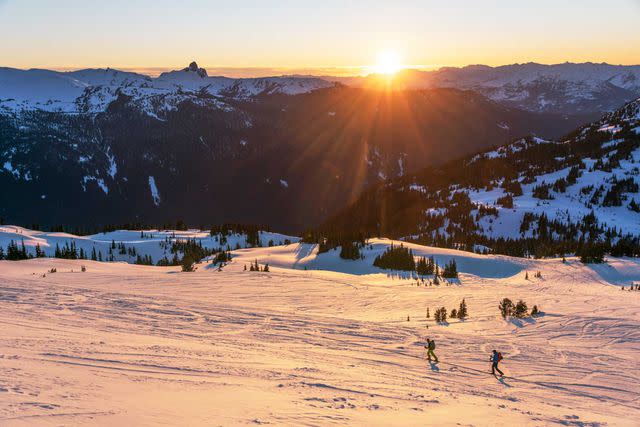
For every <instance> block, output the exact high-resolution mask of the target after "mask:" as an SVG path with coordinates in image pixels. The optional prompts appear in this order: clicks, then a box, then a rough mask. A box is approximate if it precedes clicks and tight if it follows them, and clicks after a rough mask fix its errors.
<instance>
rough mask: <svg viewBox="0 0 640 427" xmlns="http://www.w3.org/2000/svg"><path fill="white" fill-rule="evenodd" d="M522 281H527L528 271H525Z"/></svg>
mask: <svg viewBox="0 0 640 427" xmlns="http://www.w3.org/2000/svg"><path fill="white" fill-rule="evenodd" d="M524 280H529V272H528V271H526V272H525V273H524Z"/></svg>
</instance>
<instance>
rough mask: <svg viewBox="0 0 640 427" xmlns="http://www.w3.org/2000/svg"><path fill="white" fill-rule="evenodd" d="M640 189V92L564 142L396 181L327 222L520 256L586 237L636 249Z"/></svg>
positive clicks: (496, 152) (480, 157)
mask: <svg viewBox="0 0 640 427" xmlns="http://www.w3.org/2000/svg"><path fill="white" fill-rule="evenodd" d="M639 193H640V99H638V100H636V101H633V102H631V103H629V104H627V105H625V106H624V107H623V108H621V109H619V110H617V111H615V112H612V113H609V114H606V115H605V116H604V117H602V118H601V119H600V120H598V121H595V122H593V123H591V124H589V125H586V126H583V127H580V128H578V129H577V130H576V131H575V132H573V133H572V134H571V135H569V137H568V138H567V139H565V140H560V141H549V140H544V139H541V138H536V137H529V138H524V139H519V140H516V141H515V142H513V143H510V144H507V145H502V146H500V147H498V148H496V149H493V150H490V151H486V152H482V153H480V154H477V155H474V156H470V157H466V158H464V159H462V160H459V161H454V162H451V163H449V164H447V165H445V166H443V167H438V168H429V169H426V170H424V171H422V172H420V173H418V174H414V175H411V176H405V177H402V178H397V179H394V180H391V181H389V182H388V183H386V184H383V185H379V186H377V187H376V188H374V189H371V190H369V191H367V192H365V193H364V194H363V196H362V197H361V198H360V199H359V200H358V201H357V202H356V203H355V204H354V205H353V206H351V207H350V208H348V209H346V210H345V211H344V212H342V213H341V214H339V215H337V216H336V217H334V218H333V219H332V220H331V221H329V223H328V224H327V225H326V228H327V229H329V230H335V229H343V230H352V231H353V230H357V231H365V232H368V233H383V234H386V235H395V236H404V237H406V238H408V239H411V240H416V241H422V242H429V243H437V244H443V245H457V244H465V245H469V247H471V246H473V245H474V244H482V245H484V246H488V247H490V248H492V249H494V250H497V251H500V252H504V253H512V254H516V255H524V254H526V253H537V254H539V255H549V254H554V253H555V254H559V253H561V252H567V253H569V252H573V251H575V250H577V249H579V247H580V245H581V243H580V242H583V241H591V242H600V243H602V244H604V245H605V247H606V248H607V249H608V250H612V251H620V252H619V253H620V254H625V255H631V254H635V255H638V254H640V240H639V237H640V194H639ZM576 245H577V246H576ZM536 251H537V252H536Z"/></svg>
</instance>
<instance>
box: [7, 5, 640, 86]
mask: <svg viewBox="0 0 640 427" xmlns="http://www.w3.org/2000/svg"><path fill="white" fill-rule="evenodd" d="M638 22H640V1H638V0H608V1H607V2H602V1H600V0H583V1H580V2H571V1H565V2H561V1H557V0H554V1H551V0H538V1H535V2H534V1H525V0H523V1H517V0H511V1H507V0H485V1H482V2H480V1H471V0H467V1H465V0H450V1H447V2H444V1H432V0H421V1H419V0H405V1H400V0H398V1H394V2H390V1H382V0H368V1H364V0H351V1H346V0H345V1H341V0H324V1H323V2H317V1H307V0H299V1H296V2H287V1H284V0H262V1H258V0H238V1H234V2H229V1H204V0H183V1H181V2H175V1H169V0H154V1H151V0H138V1H125V0H111V1H109V2H87V1H80V0H64V1H56V2H53V1H46V0H30V1H19V0H0V38H1V39H2V40H3V43H0V66H9V67H17V68H32V67H33V68H73V69H77V68H87V67H113V68H121V69H135V70H138V71H142V72H145V73H148V74H152V75H153V74H158V73H159V72H161V71H164V70H168V69H176V68H182V67H184V66H186V65H187V64H188V63H189V62H190V61H191V60H194V59H195V60H197V61H198V63H199V65H201V66H203V67H205V68H207V69H208V71H209V74H210V75H215V74H224V75H236V76H249V75H273V74H293V73H296V74H316V75H318V74H334V75H353V74H362V73H363V72H367V70H368V68H367V67H370V66H371V65H373V64H374V63H375V61H376V57H377V55H378V54H379V53H380V52H381V51H385V50H393V51H395V52H397V54H398V57H399V58H400V61H401V62H402V63H403V64H404V65H406V66H410V67H413V68H421V69H433V68H438V67H440V66H463V65H468V64H478V63H481V64H487V65H503V64H511V63H516V62H529V61H534V62H540V63H559V62H565V61H571V62H586V61H591V62H609V63H613V64H639V63H640V31H638Z"/></svg>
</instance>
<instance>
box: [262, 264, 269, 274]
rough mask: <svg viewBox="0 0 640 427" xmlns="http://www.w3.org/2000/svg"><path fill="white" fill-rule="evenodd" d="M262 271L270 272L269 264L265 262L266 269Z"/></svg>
mask: <svg viewBox="0 0 640 427" xmlns="http://www.w3.org/2000/svg"><path fill="white" fill-rule="evenodd" d="M262 271H264V272H265V273H268V272H269V264H265V265H264V269H263V270H262Z"/></svg>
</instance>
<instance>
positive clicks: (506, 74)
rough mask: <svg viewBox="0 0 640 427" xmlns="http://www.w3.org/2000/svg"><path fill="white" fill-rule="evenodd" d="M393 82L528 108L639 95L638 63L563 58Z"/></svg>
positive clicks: (604, 103)
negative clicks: (471, 93)
mask: <svg viewBox="0 0 640 427" xmlns="http://www.w3.org/2000/svg"><path fill="white" fill-rule="evenodd" d="M328 79H332V78H328ZM333 80H336V81H340V82H342V83H344V84H347V85H353V86H367V85H368V84H370V83H371V80H370V79H369V78H368V77H347V78H334V79H333ZM374 81H375V78H374ZM394 85H396V86H399V87H403V88H407V89H424V88H457V89H468V90H474V91H476V92H479V93H482V94H483V95H485V96H487V97H489V98H490V99H492V100H494V101H497V102H500V103H502V104H505V105H508V106H515V107H518V108H522V109H525V110H529V111H538V112H562V113H580V112H584V113H588V112H589V113H593V112H605V111H613V110H615V109H617V108H618V107H619V106H620V105H622V104H623V103H625V102H628V101H630V100H632V99H634V97H637V96H640V65H610V64H604V63H603V64H594V63H590V62H587V63H582V64H575V63H568V62H567V63H563V64H553V65H545V64H537V63H526V64H512V65H503V66H499V67H489V66H486V65H470V66H466V67H462V68H455V67H444V68H440V69H438V70H434V71H417V70H407V71H405V72H403V73H401V74H400V75H399V76H398V77H396V78H395V80H394Z"/></svg>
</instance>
